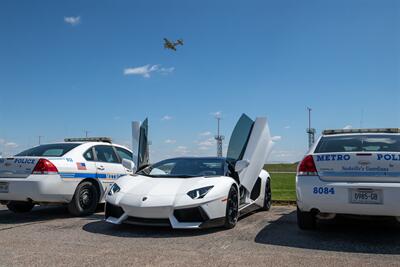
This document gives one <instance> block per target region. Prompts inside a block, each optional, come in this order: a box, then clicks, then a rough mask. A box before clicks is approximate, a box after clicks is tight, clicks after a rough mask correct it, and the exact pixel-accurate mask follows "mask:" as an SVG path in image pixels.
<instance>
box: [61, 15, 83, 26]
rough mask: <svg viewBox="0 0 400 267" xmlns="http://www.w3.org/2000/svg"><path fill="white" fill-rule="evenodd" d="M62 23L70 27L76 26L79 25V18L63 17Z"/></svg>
mask: <svg viewBox="0 0 400 267" xmlns="http://www.w3.org/2000/svg"><path fill="white" fill-rule="evenodd" d="M64 22H65V23H67V24H70V25H72V26H76V25H78V24H80V23H81V17H80V16H78V17H64Z"/></svg>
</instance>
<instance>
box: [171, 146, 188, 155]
mask: <svg viewBox="0 0 400 267" xmlns="http://www.w3.org/2000/svg"><path fill="white" fill-rule="evenodd" d="M174 152H175V153H176V154H177V155H178V156H183V155H186V154H188V153H189V152H190V150H189V149H188V148H187V147H186V146H178V147H177V148H176V149H175V151H174Z"/></svg>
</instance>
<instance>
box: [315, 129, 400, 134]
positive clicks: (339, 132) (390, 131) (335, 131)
mask: <svg viewBox="0 0 400 267" xmlns="http://www.w3.org/2000/svg"><path fill="white" fill-rule="evenodd" d="M345 133H400V128H370V129H329V130H324V131H323V132H322V134H323V135H332V134H345Z"/></svg>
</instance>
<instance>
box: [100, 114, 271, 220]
mask: <svg viewBox="0 0 400 267" xmlns="http://www.w3.org/2000/svg"><path fill="white" fill-rule="evenodd" d="M146 133H147V131H146ZM144 143H146V144H147V140H146V142H144ZM271 146H272V141H271V137H270V133H269V129H268V124H267V120H266V118H257V119H256V120H255V121H253V120H251V119H250V118H249V117H248V116H246V115H244V114H243V115H242V116H241V118H240V119H239V121H238V123H237V124H236V126H235V129H234V131H233V133H232V136H231V139H230V141H229V147H228V152H227V157H226V158H217V157H201V158H198V157H184V158H173V159H167V160H163V161H161V162H158V163H155V164H152V165H149V166H147V167H144V168H142V169H141V170H139V171H138V172H137V173H136V174H134V175H127V176H123V177H121V178H119V179H118V180H117V181H116V183H114V185H113V186H112V187H111V188H110V189H109V191H108V193H107V196H106V208H105V219H106V221H107V222H110V223H113V224H121V223H130V224H136V225H153V226H172V227H173V228H204V227H212V226H225V227H226V228H232V227H234V226H235V224H236V222H237V220H238V217H239V216H240V215H242V214H244V213H247V212H250V211H253V210H256V209H263V210H269V208H270V206H271V182H270V180H271V178H270V176H269V174H268V172H266V171H265V170H263V166H264V164H265V162H266V159H267V156H268V154H269V152H270V149H271ZM139 152H140V151H139ZM140 154H141V153H139V157H140ZM142 154H143V153H142ZM144 154H146V153H144ZM124 163H125V166H126V168H133V166H134V164H133V163H132V162H131V163H129V162H128V161H126V160H125V161H124ZM129 164H130V166H129ZM139 166H140V164H139ZM139 168H140V167H139Z"/></svg>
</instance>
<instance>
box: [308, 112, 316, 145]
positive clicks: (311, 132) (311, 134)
mask: <svg viewBox="0 0 400 267" xmlns="http://www.w3.org/2000/svg"><path fill="white" fill-rule="evenodd" d="M307 110H308V128H307V129H306V132H307V134H308V148H311V147H312V145H313V144H314V142H315V129H314V128H311V111H312V109H311V108H310V107H307Z"/></svg>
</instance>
